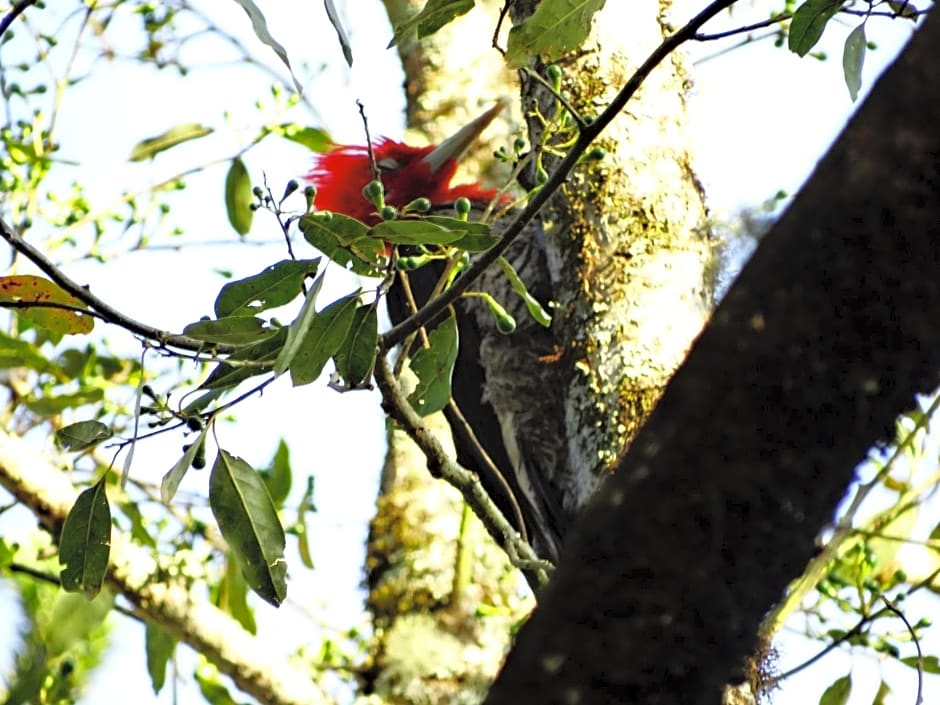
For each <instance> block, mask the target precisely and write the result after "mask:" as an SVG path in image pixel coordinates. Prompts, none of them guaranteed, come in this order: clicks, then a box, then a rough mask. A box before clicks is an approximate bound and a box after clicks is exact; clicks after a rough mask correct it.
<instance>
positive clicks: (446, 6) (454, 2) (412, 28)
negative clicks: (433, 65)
mask: <svg viewBox="0 0 940 705" xmlns="http://www.w3.org/2000/svg"><path fill="white" fill-rule="evenodd" d="M473 5H474V0H428V1H427V3H426V4H425V6H424V9H422V10H421V12H419V13H418V14H416V15H415V16H414V17H412V18H411V19H409V20H407V21H406V22H403V23H401V24H400V25H398V26H397V27H395V36H393V37H392V41H391V42H389V45H388V46H389V48H391V47H393V46H395V45H396V44H398V43H399V42H400V41H401V40H402V38H403V37H407V36H409V35H410V34H413V33H414V32H417V36H418V39H424V38H425V37H430V36H431V35H432V34H434V33H435V32H437V31H438V30H439V29H440V28H441V27H444V26H445V25H447V24H449V23H450V22H451V21H453V20H454V19H456V18H457V17H460V15H464V14H466V13H468V12H470V10H472V9H473Z"/></svg>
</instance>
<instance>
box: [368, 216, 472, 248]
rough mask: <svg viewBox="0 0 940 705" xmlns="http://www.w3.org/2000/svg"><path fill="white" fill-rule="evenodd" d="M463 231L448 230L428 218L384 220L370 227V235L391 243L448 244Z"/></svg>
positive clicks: (460, 236)
mask: <svg viewBox="0 0 940 705" xmlns="http://www.w3.org/2000/svg"><path fill="white" fill-rule="evenodd" d="M457 222H460V221H457ZM465 233H466V229H460V230H450V229H448V228H446V227H442V226H440V225H438V224H437V223H433V222H431V221H429V220H386V221H385V222H382V223H379V224H378V225H375V226H373V228H372V235H374V236H375V237H378V238H381V239H382V240H385V242H390V243H392V244H393V245H448V244H450V243H452V242H456V241H457V240H459V239H460V238H462V237H463V236H464V235H465Z"/></svg>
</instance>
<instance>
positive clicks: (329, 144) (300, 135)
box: [278, 122, 334, 152]
mask: <svg viewBox="0 0 940 705" xmlns="http://www.w3.org/2000/svg"><path fill="white" fill-rule="evenodd" d="M278 134H279V135H281V136H282V137H283V138H284V139H288V140H290V141H291V142H296V143H297V144H299V145H303V146H304V147H306V148H307V149H309V150H310V151H311V152H326V151H327V150H329V149H332V148H333V146H334V145H333V140H332V139H331V138H330V135H329V134H328V133H327V132H326V130H321V129H318V128H316V127H300V125H296V124H294V123H292V122H286V123H284V124H283V125H281V126H280V128H279V130H278Z"/></svg>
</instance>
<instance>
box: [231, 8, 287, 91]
mask: <svg viewBox="0 0 940 705" xmlns="http://www.w3.org/2000/svg"><path fill="white" fill-rule="evenodd" d="M235 2H237V3H238V4H239V5H241V7H242V9H243V10H244V11H245V14H246V15H248V18H249V19H250V20H251V26H252V28H253V29H254V30H255V35H256V36H257V37H258V39H260V40H261V41H262V42H264V43H265V44H267V45H268V46H269V47H271V49H273V50H274V53H275V54H277V57H278V58H279V59H280V60H281V61H282V62H283V63H284V65H285V66H286V67H287V70H288V71H289V72H290V77H291V78H292V79H293V80H294V88H295V89H296V90H297V92H298V93H299V94H301V95H303V92H304V89H303V86H301V85H300V81H298V80H297V77H296V76H295V75H294V70H293V69H292V68H291V65H290V61H289V60H288V58H287V51H286V50H285V49H284V47H283V46H281V45H280V43H278V42H277V40H275V39H274V37H272V36H271V32H270V31H268V23H267V22H266V21H265V19H264V13H263V12H261V10H260V9H258V6H257V5H255V3H254V2H252V0H235Z"/></svg>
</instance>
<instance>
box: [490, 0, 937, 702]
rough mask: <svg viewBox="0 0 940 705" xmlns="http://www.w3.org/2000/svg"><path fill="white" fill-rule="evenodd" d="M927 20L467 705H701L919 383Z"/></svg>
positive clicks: (736, 661) (928, 264)
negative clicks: (490, 680) (499, 669)
mask: <svg viewBox="0 0 940 705" xmlns="http://www.w3.org/2000/svg"><path fill="white" fill-rule="evenodd" d="M938 42H940V17H937V16H936V13H932V14H931V16H930V18H928V20H927V21H926V23H925V24H924V26H923V27H922V28H921V29H920V30H919V31H918V33H917V34H916V35H915V36H914V39H913V40H912V42H911V44H910V46H909V47H908V48H907V49H906V50H905V51H904V52H903V53H902V55H901V57H900V59H899V60H898V61H897V62H896V63H895V65H894V66H892V67H891V68H890V69H889V70H888V71H887V72H885V74H884V75H883V76H882V77H881V79H880V80H879V81H878V83H877V84H876V85H875V87H874V88H873V90H872V92H871V94H870V96H869V98H868V100H866V102H865V104H864V105H863V106H862V107H861V109H860V110H859V112H858V113H857V114H856V116H855V118H854V119H853V120H852V122H851V123H850V124H849V126H848V127H847V129H846V130H845V132H844V133H843V135H842V137H841V138H840V139H839V141H838V142H837V143H836V144H835V146H834V147H833V148H832V150H830V152H829V154H827V155H826V157H825V158H824V159H823V160H822V161H821V162H820V164H819V167H818V168H817V169H816V171H815V173H814V174H813V176H812V177H811V178H810V181H809V182H808V183H807V185H806V186H805V187H804V189H803V190H802V191H801V193H800V194H799V196H798V197H797V198H796V200H795V201H794V203H793V205H792V206H791V207H790V209H788V211H787V212H786V213H785V214H784V215H783V217H782V218H781V219H780V221H779V222H778V223H777V225H776V226H775V227H774V229H773V230H772V231H771V232H770V234H768V235H766V236H765V238H764V239H763V240H762V242H761V244H760V247H759V248H758V250H757V252H756V253H755V255H754V257H753V258H752V259H751V261H750V262H749V263H748V265H747V266H746V268H745V269H744V271H743V272H742V274H741V276H740V277H739V279H738V280H737V282H736V283H735V285H734V287H733V288H732V290H731V292H730V293H729V294H728V296H727V297H726V298H725V300H724V302H723V303H722V305H721V306H720V307H719V308H718V310H717V311H716V312H715V314H714V315H713V317H712V320H711V322H710V324H709V326H708V328H707V329H706V330H705V332H704V333H703V334H702V336H701V337H700V338H699V339H698V341H697V342H696V344H695V346H694V347H693V349H692V352H691V353H690V355H689V358H688V359H687V361H686V363H685V364H684V365H683V367H682V368H681V369H680V370H679V372H678V373H677V374H676V376H675V377H674V378H673V380H672V382H671V383H670V385H669V388H668V389H667V391H666V393H665V395H664V396H663V398H662V400H661V401H660V403H659V405H658V406H657V407H656V410H655V411H654V412H653V414H652V416H651V417H650V419H649V422H648V423H647V425H646V426H645V427H644V429H643V430H642V431H641V432H640V434H639V435H638V436H637V438H636V441H635V442H634V444H633V446H632V447H631V450H630V452H629V453H628V455H627V457H626V458H625V459H624V460H623V462H622V463H621V464H620V466H619V467H618V470H617V473H616V475H615V476H614V477H613V478H611V481H610V482H608V483H607V484H606V485H605V486H604V487H603V488H602V489H601V491H599V492H598V493H597V495H596V496H595V498H594V500H593V501H592V502H591V503H590V504H589V505H588V506H587V507H586V508H585V511H584V512H583V513H582V515H581V521H580V522H579V524H578V526H577V528H576V531H575V535H574V536H573V537H572V541H571V542H570V543H569V544H568V547H567V548H568V550H567V553H566V554H565V555H563V557H562V561H561V563H560V564H559V567H558V570H557V571H556V575H555V578H554V579H553V580H552V582H551V583H550V584H549V586H548V588H547V589H546V590H545V591H544V594H543V595H542V599H541V600H540V606H539V608H538V609H537V610H536V612H535V614H534V615H533V617H532V619H530V621H529V622H528V623H527V624H526V626H525V627H524V628H523V630H522V632H521V634H520V636H519V639H518V641H517V645H516V648H515V650H514V651H513V652H512V654H510V657H509V659H508V660H507V662H506V666H505V668H504V671H503V674H502V675H501V676H500V678H499V679H498V680H497V683H496V684H495V685H494V688H493V690H491V692H490V696H489V698H488V700H487V702H488V703H490V705H496V704H500V705H501V704H502V703H514V704H517V703H521V702H533V703H536V702H537V703H554V702H578V703H581V704H582V705H591V704H593V703H609V702H631V703H645V704H646V705H679V704H680V703H681V704H688V703H703V704H704V703H718V702H719V701H720V693H721V690H722V687H723V685H724V684H725V683H726V682H728V680H729V676H731V675H733V674H740V670H738V669H740V668H741V664H742V660H743V659H744V657H745V656H746V655H747V654H748V653H750V651H751V650H752V648H753V645H754V642H755V639H756V635H757V633H758V628H759V624H760V621H761V619H762V618H763V617H764V615H766V613H767V611H768V610H769V609H770V608H771V607H772V605H773V603H774V602H776V601H778V600H779V599H780V597H781V594H782V593H783V591H784V589H785V587H786V585H787V584H788V583H789V582H790V581H791V580H793V579H794V578H795V577H796V576H797V575H798V574H799V573H800V572H801V571H802V570H803V568H804V567H805V566H806V563H807V561H808V560H809V558H810V557H811V556H812V555H813V554H814V553H815V551H816V550H817V549H816V546H815V539H816V536H817V534H818V532H819V531H820V530H821V528H822V527H823V526H824V525H825V524H826V523H827V522H829V521H831V520H832V517H833V512H834V509H835V507H836V505H837V503H838V501H839V499H840V498H841V497H842V495H843V494H844V492H845V489H846V487H847V485H848V484H849V483H850V482H851V481H852V479H853V476H854V470H855V467H856V465H857V464H858V463H859V462H861V461H862V460H863V459H864V458H865V457H866V454H867V452H868V449H869V448H870V447H871V446H872V445H873V444H874V443H876V442H878V441H879V440H883V439H887V438H891V437H892V436H893V431H894V425H895V420H896V417H897V415H898V414H899V413H901V412H903V411H905V410H906V409H909V408H910V407H911V406H912V405H913V404H914V395H915V394H916V393H927V392H930V391H932V390H933V388H934V387H935V386H936V384H937V382H938V377H940V374H938V371H940V328H938V326H937V322H936V312H937V311H938V310H940V249H938V247H937V243H938V241H940V159H938V155H940V131H938V130H937V129H936V126H937V124H938V122H940V66H938V64H937V62H936V60H935V57H936V47H937V44H938Z"/></svg>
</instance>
